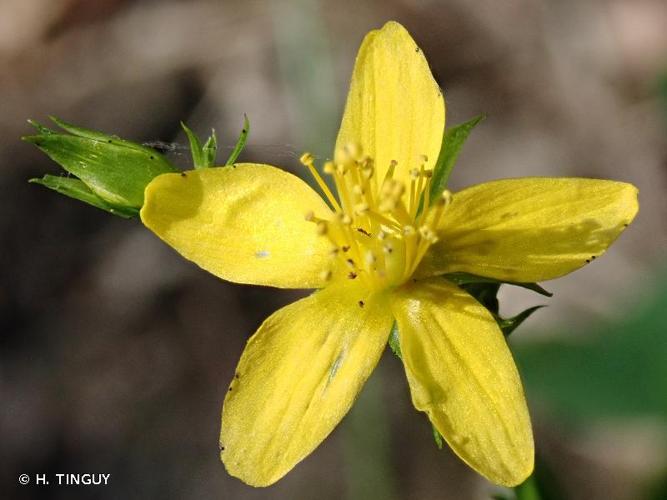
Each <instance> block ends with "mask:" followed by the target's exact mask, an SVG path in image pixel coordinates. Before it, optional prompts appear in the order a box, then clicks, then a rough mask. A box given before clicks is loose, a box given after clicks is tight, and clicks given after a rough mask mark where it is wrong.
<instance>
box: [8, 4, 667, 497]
mask: <svg viewBox="0 0 667 500" xmlns="http://www.w3.org/2000/svg"><path fill="white" fill-rule="evenodd" d="M390 19H395V20H398V21H400V22H401V23H403V24H404V25H405V26H406V27H407V28H408V30H409V31H410V32H411V33H412V35H413V37H414V38H415V39H416V41H417V43H419V44H420V45H421V47H422V48H423V50H424V52H425V54H426V56H427V58H428V60H429V62H430V64H431V67H432V69H433V72H434V75H435V76H436V79H437V80H438V81H439V83H440V84H441V86H442V87H443V89H444V90H445V96H446V100H447V106H448V110H447V113H448V114H447V122H448V124H450V125H451V124H455V123H458V122H461V121H463V120H466V119H469V118H471V117H472V116H474V115H476V114H479V113H482V112H484V113H486V114H487V115H488V118H487V120H486V121H485V122H484V123H483V124H482V125H481V126H479V127H478V129H477V130H475V132H474V133H473V135H472V137H471V139H470V140H469V141H468V143H467V145H466V147H465V149H464V152H463V154H462V155H461V157H460V160H459V164H458V167H457V169H456V170H455V171H454V174H453V177H452V184H453V187H454V188H459V187H462V186H465V185H468V184H472V183H478V182H483V181H485V180H490V179H494V178H501V177H515V176H534V175H551V176H590V177H603V178H612V179H618V180H624V181H628V182H632V183H634V184H635V185H637V186H638V187H639V189H640V205H641V213H640V215H639V217H638V218H637V220H636V221H635V223H634V224H633V226H631V227H630V228H629V230H628V231H627V232H626V234H624V235H623V236H622V237H621V238H620V240H619V241H618V242H617V244H616V245H615V246H614V247H613V248H612V250H611V251H610V252H609V254H608V255H606V256H605V257H604V258H602V259H599V260H598V261H596V262H595V263H594V264H593V265H591V266H589V267H587V268H585V269H582V270H581V271H579V272H577V273H575V274H574V275H572V276H569V277H566V278H563V279H561V280H559V281H556V282H553V283H547V284H546V285H545V286H546V287H547V288H548V289H550V290H551V291H553V292H555V296H554V298H552V299H550V300H549V301H548V303H549V304H550V307H549V308H547V309H544V310H541V311H539V312H538V313H537V314H536V315H535V316H534V317H533V318H532V319H531V320H529V321H528V322H527V323H526V325H525V326H524V327H522V328H521V329H519V330H518V332H517V333H515V334H514V335H513V336H512V339H511V343H512V345H513V347H514V348H515V349H516V352H517V353H518V354H517V356H518V360H519V365H520V366H525V369H526V371H523V372H522V373H523V376H524V379H525V381H526V385H527V387H528V393H529V402H530V405H531V408H532V413H533V415H534V423H535V427H536V439H537V446H538V472H540V471H541V472H540V474H541V475H542V479H543V483H544V484H547V486H548V489H549V490H550V491H551V495H552V496H551V497H549V498H572V499H598V498H599V499H611V500H625V499H627V500H631V499H635V498H653V499H656V500H657V499H659V498H667V486H663V487H664V488H665V489H664V490H661V489H660V484H661V481H665V479H664V478H665V471H666V470H667V452H666V450H667V438H666V426H665V416H666V415H667V409H666V408H665V405H667V389H665V386H666V384H667V374H665V371H664V370H663V371H661V370H660V369H659V367H660V366H667V348H666V346H667V339H666V338H665V336H664V335H663V334H662V333H663V332H667V323H666V322H665V316H664V314H665V308H663V305H664V304H667V301H663V302H661V301H660V300H662V299H660V297H662V295H660V294H661V293H662V290H664V289H665V288H664V284H665V282H666V281H665V278H666V277H667V274H666V273H665V271H666V270H667V269H666V265H665V257H666V256H667V251H666V250H667V245H666V244H665V243H666V242H667V227H666V226H667V224H666V222H665V221H666V220H667V219H666V216H667V197H666V196H665V195H664V193H665V189H666V188H667V4H666V3H665V2H664V1H662V0H616V1H602V0H588V1H575V0H565V1H539V0H510V1H506V2H494V1H491V0H481V1H476V2H468V1H465V0H448V1H435V0H434V1H420V2H418V1H415V0H386V1H366V2H361V1H358V0H357V1H349V0H339V1H329V0H319V1H317V0H293V1H287V0H285V1H273V2H269V1H252V0H246V1H224V2H223V1H203V0H193V1H157V0H155V1H130V0H99V1H96V2H86V1H84V0H20V1H17V0H0V68H1V70H0V103H1V107H0V110H1V112H0V172H1V175H0V238H1V247H0V252H1V253H0V256H1V262H2V267H1V269H0V332H1V337H0V349H1V350H0V405H1V406H0V408H1V412H0V498H3V499H14V498H16V499H23V498H26V499H27V498H55V499H69V498H100V499H116V498H141V499H147V498H160V499H171V498H174V499H176V498H179V499H180V498H187V499H199V498H201V499H205V498H206V499H208V498H230V499H232V498H233V499H237V498H238V499H264V498H271V499H273V498H277V499H296V498H298V499H310V498H317V499H319V500H325V499H329V498H331V499H338V498H352V499H357V498H382V499H432V498H433V499H440V498H443V499H447V498H451V499H484V498H490V495H491V494H492V493H493V492H494V491H498V490H497V489H496V488H495V487H493V486H491V485H489V484H488V483H486V482H484V481H483V480H482V479H481V478H479V477H478V476H476V475H475V474H474V473H472V472H471V471H470V470H468V469H467V468H466V467H465V466H464V465H463V464H462V463H461V462H460V461H458V460H457V459H456V458H454V457H453V456H452V454H451V453H450V452H449V451H448V450H443V451H439V450H437V448H436V447H435V445H434V443H433V440H432V437H431V434H430V428H429V426H428V424H427V422H426V420H425V418H424V417H423V416H421V415H419V414H417V413H416V412H415V411H414V409H413V408H412V406H411V404H410V401H409V395H408V392H407V384H406V382H405V380H404V375H403V374H402V370H401V366H400V362H399V361H398V360H396V359H395V358H393V357H392V356H391V355H390V354H389V353H388V354H387V355H386V356H385V357H384V359H383V361H382V362H381V364H380V366H379V369H378V371H377V372H376V374H375V375H374V377H373V378H372V379H371V381H370V382H369V385H368V387H367V388H366V390H365V391H364V393H363V394H362V397H361V398H360V400H359V401H358V404H357V405H356V406H355V408H354V410H353V411H352V413H351V414H350V415H349V416H348V417H347V418H346V419H345V421H344V422H343V423H342V425H341V426H340V427H339V428H338V429H337V430H336V431H335V432H334V433H333V435H332V436H331V437H330V438H329V439H327V440H326V441H325V442H324V444H323V445H322V446H320V448H319V449H318V450H317V451H316V452H315V453H314V454H313V455H312V456H310V457H309V458H307V459H306V460H305V461H304V462H303V463H302V464H300V465H299V466H297V467H296V469H294V471H293V472H291V473H290V474H289V475H288V476H286V477H285V479H283V480H282V481H280V482H279V483H278V484H277V485H275V486H273V487H271V488H269V489H252V488H250V487H248V486H245V485H244V484H242V483H241V482H239V481H237V480H235V479H233V478H231V477H229V476H228V475H227V474H226V472H225V470H224V467H223V466H222V465H221V464H220V463H219V460H218V450H217V439H218V431H219V412H220V407H221V402H222V398H223V396H224V392H225V388H226V386H227V383H228V381H229V380H230V378H231V377H232V375H233V372H234V366H235V363H236V361H237V360H238V358H239V356H240V353H241V350H242V348H243V344H244V342H245V339H246V338H247V337H248V336H249V335H250V334H251V333H252V332H253V331H254V329H255V328H256V327H257V326H258V325H259V324H260V322H261V321H262V320H263V319H264V318H265V317H266V316H268V315H269V314H270V313H271V312H272V311H274V310H275V309H277V308H278V307H280V306H281V305H283V304H286V303H289V302H291V301H292V300H293V299H294V298H295V297H297V296H299V295H300V293H299V292H289V291H275V290H271V289H262V288H256V287H250V286H239V285H233V284H229V283H225V282H221V281H219V280H218V279H216V278H214V277H212V276H209V275H207V274H206V273H204V272H203V271H200V270H199V269H198V268H196V266H194V265H192V264H190V263H188V262H186V261H184V260H182V259H181V258H179V257H178V256H177V255H176V254H175V253H174V252H173V251H171V250H170V249H169V248H167V247H166V246H164V245H163V244H162V243H161V242H160V241H158V240H157V238H155V237H154V236H152V235H151V234H150V233H149V232H148V231H146V230H145V229H144V228H143V227H142V226H141V224H140V223H139V222H138V221H136V220H133V221H124V220H121V219H117V218H114V217H112V216H110V215H108V214H106V213H103V212H101V211H98V210H96V209H94V208H91V207H87V206H84V205H82V204H80V203H78V202H75V201H72V200H69V199H66V198H64V197H61V196H58V195H56V194H55V193H52V192H47V191H46V190H45V189H42V188H40V187H38V186H35V185H29V184H28V183H27V182H26V181H27V179H28V178H30V177H35V176H40V175H42V174H43V173H46V172H49V173H56V172H57V171H58V167H57V166H56V165H55V164H54V163H52V162H50V161H49V160H48V159H47V158H46V157H45V156H43V155H42V154H41V153H39V151H38V150H37V149H36V148H34V147H31V146H30V145H28V144H24V143H21V142H20V141H19V137H20V136H21V135H26V134H29V133H30V132H31V130H30V128H29V126H28V125H27V124H26V122H25V120H26V119H27V118H34V119H37V120H39V121H46V116H47V115H56V116H58V117H61V118H63V119H65V120H67V121H69V122H72V123H75V124H79V125H82V126H85V127H89V128H94V129H99V130H103V131H105V132H109V133H115V134H118V135H120V136H121V137H124V138H127V139H131V140H135V141H138V142H143V141H156V140H160V141H167V142H175V143H177V144H179V145H182V146H184V145H185V141H184V138H183V135H182V133H181V132H180V129H179V120H184V121H187V123H188V124H189V125H190V126H191V127H192V128H193V129H194V130H196V131H198V132H199V133H202V134H203V133H206V132H207V130H208V129H209V128H210V127H215V128H216V130H217V132H218V136H219V140H220V143H221V144H222V147H221V150H220V153H219V158H220V159H221V160H224V158H226V156H227V154H228V152H229V148H231V147H232V146H233V144H234V142H235V139H236V135H237V134H238V131H239V130H240V127H241V124H242V119H243V113H247V115H248V117H249V119H250V123H251V134H250V140H249V146H248V148H247V149H246V151H245V152H244V154H243V156H242V159H243V158H246V159H249V158H252V159H253V160H255V161H266V162H269V163H272V164H275V165H280V166H283V167H285V168H291V169H294V171H297V170H298V169H297V167H296V163H297V162H296V158H297V157H298V155H299V154H300V153H301V152H302V151H303V150H305V149H307V150H311V151H314V152H315V153H316V154H318V155H320V156H327V155H330V154H331V149H332V147H333V143H334V140H335V135H336V131H337V126H338V123H339V120H340V116H341V114H342V106H343V103H344V98H345V94H346V91H347V83H348V80H349V76H350V73H351V69H352V64H353V61H354V56H355V54H356V50H357V47H358V45H359V43H360V42H361V39H362V38H363V35H364V34H365V33H366V32H367V31H369V30H370V29H373V28H377V27H380V26H381V25H382V24H383V23H384V22H385V21H387V20H390ZM171 158H172V160H173V161H174V162H176V163H178V164H180V165H182V166H183V167H187V166H188V165H190V158H189V157H188V154H187V150H186V149H185V148H184V147H178V148H177V149H176V151H175V152H173V153H171ZM502 297H503V307H504V310H505V312H506V313H507V314H511V313H514V312H518V311H520V310H522V309H523V308H525V307H527V306H530V305H534V304H536V303H544V301H543V300H541V299H542V297H538V296H536V295H533V294H531V293H529V292H525V291H521V292H518V291H516V290H506V291H505V292H504V293H503V295H502ZM655 297H659V298H658V299H656V298H655ZM651 304H653V305H651ZM655 304H658V305H657V306H656V305H655ZM666 307H667V306H666ZM642 311H644V313H645V314H644V313H642ZM646 311H650V312H646ZM642 314H644V315H645V316H647V317H648V318H649V319H648V320H646V321H649V323H647V322H646V321H645V320H644V319H642V318H643V316H642ZM628 318H634V319H628ZM642 321H643V322H642ZM618 325H621V326H618ZM633 325H634V326H633ZM642 325H644V326H642ZM646 325H649V326H646ZM642 328H644V330H642V331H647V332H652V335H653V336H652V337H651V339H652V340H644V337H642V336H641V335H640V334H641V332H640V331H638V330H641V329H642ZM617 330H618V331H617ZM595 335H599V339H601V340H600V344H599V345H600V346H605V345H607V346H608V345H611V344H612V342H611V341H609V342H608V341H607V340H605V339H608V338H609V339H616V338H618V339H621V338H622V339H625V340H623V342H626V341H627V342H626V343H623V342H622V343H621V344H619V345H622V346H626V347H622V348H620V347H619V348H618V349H617V351H619V352H618V353H616V351H614V354H613V356H612V355H611V354H610V355H609V356H611V357H609V358H608V359H607V358H605V357H604V356H606V354H598V353H600V352H602V353H604V352H607V351H605V350H601V349H598V347H597V346H598V344H595V343H593V344H590V345H592V346H593V347H591V350H590V353H591V354H590V355H588V354H586V355H584V354H576V355H575V354H572V352H575V351H574V350H573V349H577V348H578V347H577V346H578V345H580V344H582V343H585V342H587V340H586V339H587V336H590V337H591V338H593V337H595ZM595 338H596V339H597V338H598V337H595ZM627 339H630V340H627ZM591 342H593V341H591ZM619 342H620V341H619ZM553 345H558V346H560V347H558V348H559V349H565V351H564V354H563V355H562V356H559V357H554V356H552V358H549V357H548V355H544V354H539V352H538V351H539V350H540V349H543V351H544V352H546V353H553V352H560V351H554V349H555V348H553ZM586 345H589V344H586ZM614 345H616V344H614ZM563 346H565V347H563ZM572 346H574V347H572ZM522 349H523V351H522ZM522 352H523V353H524V354H522ZM540 352H541V351H540ZM576 352H579V351H576ZM536 353H537V354H536ZM540 356H542V357H540ZM544 356H547V357H544ZM568 356H569V357H568ZM614 356H617V357H618V359H617V358H616V357H614ZM545 359H552V361H549V362H548V363H547V361H544V360H545ZM562 359H570V360H574V361H572V363H573V365H572V366H570V365H568V366H564V365H563V366H560V365H558V366H559V368H558V370H561V371H562V372H563V373H564V374H567V373H574V374H576V373H581V374H582V375H581V377H582V379H581V380H582V382H586V380H585V378H586V375H585V374H586V373H588V372H587V371H586V370H589V369H591V364H592V363H593V362H592V361H591V360H594V363H595V366H598V365H599V367H600V369H601V370H602V371H598V372H596V373H597V375H595V376H593V375H591V377H593V379H595V377H598V378H599V379H600V382H599V383H600V384H601V385H600V386H599V387H600V388H599V389H597V388H595V387H597V386H591V387H592V388H591V389H585V390H584V389H581V387H588V386H586V385H585V383H584V385H583V386H580V384H579V381H578V379H577V378H576V375H574V377H573V381H569V382H568V383H565V382H564V379H563V378H560V379H558V380H555V381H551V380H548V379H545V378H541V377H543V376H546V375H545V374H548V375H549V376H551V374H557V373H560V372H558V370H557V369H556V368H557V367H556V365H557V363H559V362H560V360H562ZM608 360H616V361H614V363H616V364H613V363H611V361H609V362H607V361H608ZM610 366H611V367H613V374H611V375H609V376H607V375H604V374H605V373H606V372H604V370H605V369H606V368H605V367H610ZM653 368H656V370H657V371H656V370H654V371H652V372H650V373H651V374H650V375H646V373H647V370H649V369H653ZM578 369H581V370H582V371H581V372H578ZM663 375H665V377H664V378H665V380H660V379H661V378H662V377H663ZM554 376H557V375H554ZM595 380H597V379H595ZM605 380H606V381H607V382H608V381H616V380H617V381H620V382H614V384H615V386H613V387H611V388H609V387H606V386H605V387H606V389H605V387H603V385H604V383H605ZM560 382H563V384H562V385H563V387H565V389H564V390H563V391H562V392H561V393H559V394H557V395H554V394H552V393H551V392H549V391H550V390H552V389H553V388H554V387H559V385H558V384H559V383H560ZM596 383H597V382H596ZM623 384H625V385H624V386H623V387H626V388H627V389H622V388H621V386H622V385H623ZM607 385H609V384H607ZM578 388H579V389H580V390H579V393H578V394H575V393H574V392H573V391H576V390H577V389H578ZM663 389H665V390H664V392H661V391H662V390H663ZM605 390H608V391H609V399H610V400H612V403H611V404H610V405H607V403H606V402H607V400H605V399H604V398H603V396H604V395H605V392H604V391H605ZM586 391H589V392H586ZM624 391H625V392H624ZM638 394H639V395H645V396H646V397H644V398H643V399H642V398H641V397H639V396H638ZM634 396H637V397H634ZM633 397H634V399H633ZM600 398H602V399H600ZM647 398H648V399H647ZM647 401H648V403H647ZM663 402H664V404H663ZM649 403H650V404H649ZM586 404H588V406H586ZM615 405H616V406H615ZM661 405H662V406H661ZM609 408H611V409H609ZM625 410H628V411H625ZM56 472H62V473H84V472H95V473H110V474H112V478H111V481H110V485H109V486H107V487H99V486H98V487H86V488H84V487H79V488H74V487H69V488H68V487H64V486H61V487H45V486H36V485H34V484H33V485H28V486H20V485H19V484H18V481H17V478H18V475H19V474H21V473H28V474H30V475H34V474H36V473H56ZM664 485H667V482H665V483H664ZM662 491H664V492H665V496H664V497H662V496H661V495H662V493H661V492H662ZM656 495H657V496H656ZM545 498H546V497H545Z"/></svg>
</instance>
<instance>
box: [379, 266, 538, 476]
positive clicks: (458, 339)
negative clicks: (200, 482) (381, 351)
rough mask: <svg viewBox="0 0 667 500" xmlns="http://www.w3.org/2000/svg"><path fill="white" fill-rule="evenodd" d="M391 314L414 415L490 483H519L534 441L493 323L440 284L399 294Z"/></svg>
mask: <svg viewBox="0 0 667 500" xmlns="http://www.w3.org/2000/svg"><path fill="white" fill-rule="evenodd" d="M392 310H393V312H394V315H395V316H396V321H397V322H398V330H399V339H400V345H401V352H402V354H403V363H404V366H405V372H406V374H407V377H408V383H409V384H410V391H411V394H412V402H413V404H414V405H415V408H417V409H418V410H421V411H424V412H426V414H427V415H428V417H429V419H430V420H431V422H432V423H433V425H435V427H436V429H437V430H438V431H439V432H440V434H442V436H443V437H444V438H445V440H446V441H447V443H449V446H450V447H451V448H452V449H453V450H454V452H456V454H457V455H458V456H459V457H461V458H462V459H463V460H464V461H465V462H466V463H467V464H468V465H470V466H471V467H472V468H473V469H475V470H476V471H477V472H479V473H480V474H482V475H483V476H485V477H486V478H488V479H489V480H490V481H492V482H494V483H497V484H502V485H505V486H514V485H516V484H519V483H521V482H522V481H523V480H524V479H525V478H526V477H528V475H530V473H531V472H532V470H533V457H534V449H533V435H532V431H531V427H530V418H529V416H528V409H527V408H526V401H525V399H524V395H523V389H522V387H521V380H520V379H519V374H518V373H517V370H516V367H515V365H514V361H513V360H512V355H511V354H510V351H509V349H508V348H507V344H506V343H505V339H504V338H503V335H502V333H501V332H500V330H499V329H498V326H497V325H496V322H495V321H494V319H493V318H492V317H491V315H490V314H489V312H488V311H487V310H486V309H485V308H484V307H482V306H481V305H480V304H479V303H478V302H477V301H475V299H473V298H472V297H471V296H470V295H468V294H467V293H466V292H464V291H462V290H461V289H459V288H458V287H456V286H454V285H452V284H449V283H447V282H446V281H445V280H444V279H441V278H435V279H431V280H427V281H425V282H418V283H415V284H412V285H410V286H408V287H403V288H401V289H399V290H397V292H396V293H395V296H394V299H393V301H392Z"/></svg>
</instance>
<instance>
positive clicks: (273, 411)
mask: <svg viewBox="0 0 667 500" xmlns="http://www.w3.org/2000/svg"><path fill="white" fill-rule="evenodd" d="M367 295H368V294H367V293H366V292H365V291H364V290H363V289H362V288H361V287H352V286H349V285H347V286H336V285H332V286H330V287H327V288H325V289H324V290H320V291H318V292H316V293H314V294H313V295H311V296H310V297H307V298H305V299H302V300H300V301H298V302H295V303H293V304H291V305H289V306H287V307H284V308H283V309H280V310H279V311H277V312H276V313H274V314H273V315H272V316H271V317H269V318H268V319H267V320H266V321H265V322H264V324H263V325H262V326H261V327H260V328H259V330H258V331H257V333H255V335H254V336H253V337H252V338H251V339H250V340H249V341H248V345H247V346H246V348H245V350H244V351H243V356H242V357H241V361H240V362H239V365H238V367H237V374H236V377H235V379H234V381H233V382H232V385H231V387H230V389H229V392H228V393H227V397H226V398H225V404H224V407H223V410H222V431H221V434H220V446H221V447H223V448H224V449H222V451H221V453H220V456H221V459H222V461H223V462H224V464H225V467H226V468H227V471H228V472H229V473H230V474H231V475H233V476H236V477H238V478H239V479H241V480H243V481H244V482H246V483H247V484H250V485H252V486H268V485H270V484H272V483H274V482H275V481H277V480H278V479H280V478H281V477H282V476H284V475H285V474H286V473H287V472H288V471H289V470H290V469H292V467H294V466H295V465H296V464H297V463H298V462H300V461H301V460H302V459H303V458H304V457H306V455H308V454H309V453H311V452H312V451H313V450H314V449H315V448H316V447H317V446H318V445H319V444H320V443H321V442H322V441H323V440H324V438H326V437H327V435H329V433H330V432H331V431H332V430H333V429H334V427H335V426H336V425H337V424H338V422H339V421H340V420H341V419H342V418H343V416H344V415H345V414H346V413H347V411H348V410H349V409H350V407H351V406H352V403H353V402H354V400H355V398H356V397H357V394H358V393H359V391H360V390H361V387H362V386H363V384H364V382H365V381H366V379H367V378H368V376H369V375H370V373H371V371H372V370H373V368H374V367H375V365H376V364H377V362H378V360H379V358H380V355H381V354H382V352H383V350H384V348H385V345H386V343H387V338H388V335H389V331H390V329H391V324H392V321H393V319H392V317H391V314H390V313H389V307H388V303H387V300H386V297H383V296H376V297H369V296H367ZM360 300H361V301H364V303H363V306H362V305H360V302H359V301H360Z"/></svg>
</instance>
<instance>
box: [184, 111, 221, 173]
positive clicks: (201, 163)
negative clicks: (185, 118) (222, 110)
mask: <svg viewBox="0 0 667 500" xmlns="http://www.w3.org/2000/svg"><path fill="white" fill-rule="evenodd" d="M181 127H183V130H184V131H185V135H187V136H188V141H189V142H190V151H191V152H192V163H193V164H194V167H195V168H196V169H199V168H210V167H214V166H215V156H216V153H217V149H218V143H217V139H216V137H215V130H211V135H210V137H209V138H208V139H206V142H205V143H204V145H203V146H202V144H201V142H200V141H199V138H198V137H197V135H196V134H195V133H194V132H193V131H192V130H190V129H189V128H188V126H187V125H186V124H185V123H183V122H181Z"/></svg>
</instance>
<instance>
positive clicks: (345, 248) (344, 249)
mask: <svg viewBox="0 0 667 500" xmlns="http://www.w3.org/2000/svg"><path fill="white" fill-rule="evenodd" d="M341 249H342V250H343V252H347V251H348V250H349V249H350V247H349V246H347V245H344V246H343V247H341Z"/></svg>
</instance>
